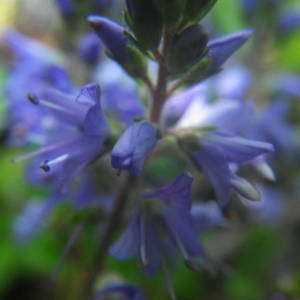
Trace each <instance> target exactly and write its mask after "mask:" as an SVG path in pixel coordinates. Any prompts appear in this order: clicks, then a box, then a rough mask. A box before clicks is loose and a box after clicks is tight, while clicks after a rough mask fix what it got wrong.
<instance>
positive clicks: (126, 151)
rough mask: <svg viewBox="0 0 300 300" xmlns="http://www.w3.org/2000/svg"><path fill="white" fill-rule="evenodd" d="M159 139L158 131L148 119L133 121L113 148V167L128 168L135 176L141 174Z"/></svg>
mask: <svg viewBox="0 0 300 300" xmlns="http://www.w3.org/2000/svg"><path fill="white" fill-rule="evenodd" d="M157 140H158V132H157V129H156V128H155V127H154V126H153V125H151V124H150V123H148V122H146V121H140V122H135V123H133V124H132V125H130V126H129V127H128V128H127V129H126V130H125V131H124V132H123V134H122V135H121V137H120V138H119V140H118V141H117V143H116V144H115V146H114V148H113V149H112V152H111V165H112V167H113V168H115V169H118V170H127V171H128V172H129V173H130V174H131V175H133V176H138V175H140V174H141V172H142V169H143V166H144V164H145V161H146V160H147V159H148V157H149V156H150V154H151V152H152V151H153V149H154V147H155V145H156V143H157Z"/></svg>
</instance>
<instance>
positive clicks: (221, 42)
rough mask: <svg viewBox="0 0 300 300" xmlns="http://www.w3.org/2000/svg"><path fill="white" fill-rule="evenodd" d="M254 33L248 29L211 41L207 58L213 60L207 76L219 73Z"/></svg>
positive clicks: (208, 45)
mask: <svg viewBox="0 0 300 300" xmlns="http://www.w3.org/2000/svg"><path fill="white" fill-rule="evenodd" d="M252 33H253V31H252V30H250V29H246V30H241V31H237V32H235V33H232V34H229V35H226V36H222V37H221V38H217V39H214V40H211V41H209V42H208V44H207V47H208V49H209V51H208V54H207V56H206V58H208V59H210V60H211V64H210V65H209V68H208V70H206V73H207V76H209V75H212V74H214V73H216V72H218V71H219V70H220V68H221V66H222V65H223V64H224V63H225V61H226V60H227V59H228V58H229V57H230V56H231V55H232V54H233V53H234V52H236V51H237V50H238V49H239V48H240V47H241V46H242V45H243V44H244V43H245V42H246V41H247V40H248V39H249V38H250V37H251V35H252Z"/></svg>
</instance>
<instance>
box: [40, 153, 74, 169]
mask: <svg viewBox="0 0 300 300" xmlns="http://www.w3.org/2000/svg"><path fill="white" fill-rule="evenodd" d="M68 157H69V154H68V153H66V154H63V155H61V156H58V157H56V158H54V159H51V160H48V159H46V160H44V161H43V162H42V163H41V165H40V168H41V169H43V170H44V171H45V172H49V171H50V166H53V165H55V164H58V163H60V162H63V161H65V160H66V159H67V158H68Z"/></svg>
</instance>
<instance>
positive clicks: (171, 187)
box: [110, 173, 205, 274]
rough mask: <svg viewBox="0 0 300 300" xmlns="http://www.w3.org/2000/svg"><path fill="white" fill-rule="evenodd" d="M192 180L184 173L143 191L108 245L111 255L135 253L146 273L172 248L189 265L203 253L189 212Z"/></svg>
mask: <svg viewBox="0 0 300 300" xmlns="http://www.w3.org/2000/svg"><path fill="white" fill-rule="evenodd" d="M192 180H193V179H192V176H191V175H190V174H188V173H183V174H181V175H179V176H178V177H177V178H175V180H173V181H172V182H171V183H170V184H168V185H167V186H164V187H162V188H160V189H159V190H156V191H154V192H150V193H147V194H144V195H142V198H143V199H141V201H142V202H141V203H140V208H139V209H138V208H137V209H136V210H135V211H134V212H133V217H132V218H131V221H130V223H129V224H128V226H127V228H126V230H125V232H124V233H123V235H122V237H121V238H120V239H119V240H118V241H117V242H116V243H115V244H114V245H113V246H112V247H111V249H110V253H111V255H113V256H114V257H116V258H118V259H127V258H130V257H132V256H138V257H139V258H140V261H141V264H142V266H144V267H145V268H146V271H147V272H148V273H149V274H153V273H154V272H155V271H156V270H157V268H158V267H159V265H160V264H161V262H162V256H163V255H164V254H165V253H166V252H167V253H172V252H173V250H174V249H179V250H180V252H181V253H182V254H183V256H184V259H185V261H186V263H187V264H188V265H190V266H192V265H193V261H194V260H195V259H196V258H199V257H203V256H204V255H205V254H204V250H203V248H202V246H201V244H200V242H199V240H198V232H197V230H196V228H195V224H194V220H193V218H192V215H191V213H190V210H191V205H192V199H191V185H192ZM145 205H146V207H145ZM151 205H152V208H153V209H152V212H151V209H149V208H151ZM146 208H147V209H146Z"/></svg>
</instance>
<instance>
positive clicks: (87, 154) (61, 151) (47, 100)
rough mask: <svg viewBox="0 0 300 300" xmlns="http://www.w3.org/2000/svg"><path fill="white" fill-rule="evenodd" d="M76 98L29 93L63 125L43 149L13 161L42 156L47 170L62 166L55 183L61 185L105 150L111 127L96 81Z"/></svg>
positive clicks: (51, 92)
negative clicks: (103, 108)
mask: <svg viewBox="0 0 300 300" xmlns="http://www.w3.org/2000/svg"><path fill="white" fill-rule="evenodd" d="M74 98H75V99H74ZM74 98H73V97H72V96H70V95H67V94H64V93H61V92H59V91H56V90H52V89H44V90H42V91H41V92H40V93H39V96H36V95H30V99H31V102H32V103H33V104H34V105H41V106H43V108H45V109H48V110H49V113H50V112H51V113H52V114H53V116H54V117H55V119H56V120H57V122H58V123H59V124H60V126H61V127H60V130H58V131H55V133H52V135H51V134H49V136H48V141H47V142H46V144H45V145H44V147H42V148H41V149H40V150H37V151H35V152H32V153H28V154H25V155H23V156H20V157H17V158H15V159H14V160H13V161H15V162H17V161H20V160H24V159H29V158H33V157H39V158H40V159H41V163H40V167H41V168H42V169H43V170H44V171H45V172H49V171H51V169H52V167H53V166H55V167H56V168H57V167H59V168H60V170H61V172H60V174H59V176H58V180H57V183H56V184H57V185H58V186H60V187H61V188H63V187H64V186H66V185H67V184H68V183H69V181H70V180H71V179H72V178H73V176H74V175H75V174H77V173H78V172H79V171H80V170H81V169H83V168H84V167H85V166H86V165H87V164H89V163H90V162H91V161H92V160H94V159H95V158H96V157H97V156H98V155H100V154H101V153H102V151H103V142H104V140H105V138H106V137H107V135H108V130H109V129H108V124H107V121H106V118H105V116H104V115H103V113H102V109H101V105H100V88H99V86H98V85H97V84H88V85H85V86H83V87H82V88H81V90H80V93H79V95H77V97H74Z"/></svg>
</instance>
